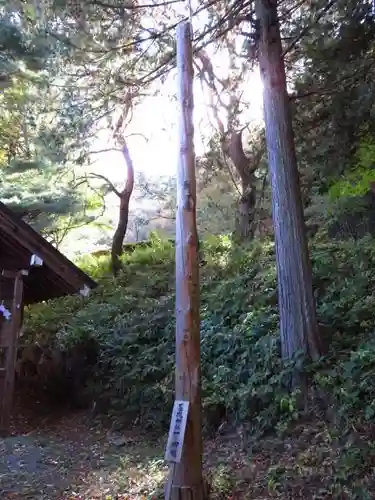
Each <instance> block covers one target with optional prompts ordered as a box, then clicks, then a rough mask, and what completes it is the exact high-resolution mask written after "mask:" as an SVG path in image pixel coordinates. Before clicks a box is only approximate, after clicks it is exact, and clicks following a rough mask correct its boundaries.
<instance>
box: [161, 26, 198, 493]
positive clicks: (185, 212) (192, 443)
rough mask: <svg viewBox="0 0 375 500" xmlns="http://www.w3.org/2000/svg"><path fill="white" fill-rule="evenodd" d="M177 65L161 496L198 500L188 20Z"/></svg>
mask: <svg viewBox="0 0 375 500" xmlns="http://www.w3.org/2000/svg"><path fill="white" fill-rule="evenodd" d="M177 70H178V100H179V107H180V123H179V126H180V157H179V163H178V173H177V214H176V402H175V407H174V411H173V415H172V422H171V428H170V435H169V439H168V445H167V451H166V460H168V461H169V462H171V470H170V476H169V481H168V483H167V487H166V493H165V498H166V500H169V499H171V500H202V499H203V498H204V493H203V491H204V488H203V478H202V418H201V411H202V409H201V373H200V370H201V369H200V317H199V262H198V233H197V224H196V180H195V151H194V137H193V135H194V128H193V56H192V42H191V24H190V23H189V22H185V23H181V24H180V25H179V26H178V28H177ZM173 436H175V437H173Z"/></svg>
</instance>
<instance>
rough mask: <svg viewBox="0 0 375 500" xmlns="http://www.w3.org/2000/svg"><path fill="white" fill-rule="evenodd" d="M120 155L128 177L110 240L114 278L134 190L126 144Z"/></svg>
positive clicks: (121, 194) (120, 194)
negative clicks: (122, 156) (123, 160)
mask: <svg viewBox="0 0 375 500" xmlns="http://www.w3.org/2000/svg"><path fill="white" fill-rule="evenodd" d="M122 153H123V155H124V158H125V162H126V168H127V174H128V175H127V179H126V184H125V187H124V189H123V191H121V193H119V198H120V213H119V220H118V224H117V227H116V231H115V234H114V235H113V239H112V249H111V257H112V272H113V275H114V276H117V275H118V273H119V271H120V269H121V255H122V253H123V245H124V238H125V235H126V230H127V228H128V221H129V203H130V197H131V195H132V192H133V188H134V166H133V161H132V159H131V156H130V153H129V148H128V146H127V143H126V142H125V143H124V145H123V147H122Z"/></svg>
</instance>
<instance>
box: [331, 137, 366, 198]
mask: <svg viewBox="0 0 375 500" xmlns="http://www.w3.org/2000/svg"><path fill="white" fill-rule="evenodd" d="M374 181H375V142H374V140H373V139H372V138H365V139H363V140H362V141H361V142H360V145H359V148H358V151H357V154H356V163H355V165H354V167H353V168H352V169H351V170H350V172H349V173H348V174H346V175H345V176H344V177H343V178H342V179H340V180H338V181H337V182H336V183H335V184H333V185H332V186H331V187H330V189H329V192H328V194H329V196H330V197H331V199H337V198H342V197H349V196H361V195H364V194H366V193H367V192H368V190H369V186H370V183H371V182H374Z"/></svg>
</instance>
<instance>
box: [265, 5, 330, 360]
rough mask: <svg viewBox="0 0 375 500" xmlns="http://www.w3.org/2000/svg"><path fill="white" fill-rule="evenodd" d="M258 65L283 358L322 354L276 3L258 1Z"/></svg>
mask: <svg viewBox="0 0 375 500" xmlns="http://www.w3.org/2000/svg"><path fill="white" fill-rule="evenodd" d="M256 11H257V18H258V19H259V21H260V42H259V43H260V45H259V62H260V70H261V77H262V82H263V86H264V90H263V103H264V118H265V125H266V141H267V151H268V163H269V171H270V180H271V189H272V210H273V224H274V231H275V246H276V268H277V277H278V296H279V310H280V332H281V346H282V356H283V358H284V359H290V358H292V357H293V355H295V354H296V353H297V352H298V351H303V352H304V353H305V354H306V355H308V356H309V357H310V358H312V359H317V358H318V357H319V355H320V353H321V347H320V338H319V331H318V324H317V318H316V310H315V301H314V294H313V287H312V270H311V263H310V259H309V254H308V246H307V238H306V230H305V223H304V218H303V208H302V200H301V191H300V183H299V173H298V168H297V159H296V153H295V146H294V134H293V128H292V118H291V111H290V104H289V97H288V94H287V87H286V76H285V67H284V60H283V54H282V46H281V38H280V27H279V22H278V15H277V0H257V2H256Z"/></svg>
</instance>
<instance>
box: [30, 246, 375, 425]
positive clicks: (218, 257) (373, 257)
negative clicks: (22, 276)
mask: <svg viewBox="0 0 375 500" xmlns="http://www.w3.org/2000/svg"><path fill="white" fill-rule="evenodd" d="M204 248H205V259H206V264H205V265H204V266H203V267H202V269H201V336H202V342H201V344H202V374H203V403H204V408H205V422H206V426H208V428H211V427H214V428H216V427H217V426H218V425H219V424H220V423H221V421H222V420H223V419H224V418H226V419H227V420H229V421H230V422H231V423H233V424H239V423H244V424H246V427H247V428H248V431H251V432H250V433H251V434H253V433H255V434H259V433H262V432H264V431H267V430H269V429H272V428H274V426H275V425H277V426H278V428H279V429H280V430H282V429H284V428H286V426H287V424H288V423H289V422H290V421H292V420H295V419H297V418H299V417H300V416H301V415H300V412H301V411H302V410H300V409H299V407H298V405H297V404H296V401H297V399H299V398H296V394H292V395H290V394H289V393H288V392H287V391H286V390H285V387H286V385H287V381H288V379H289V373H290V369H291V368H292V367H288V366H282V364H281V362H280V358H279V336H278V314H277V292H276V278H275V265H274V254H273V252H274V249H273V245H272V244H271V243H263V244H256V243H254V244H251V245H249V246H247V247H241V248H238V247H233V246H232V243H231V241H230V240H229V239H228V238H225V237H222V238H217V239H213V240H211V241H207V242H206V243H205V247H204ZM311 251H312V260H313V268H314V288H315V292H316V298H317V304H318V314H319V321H320V322H321V323H322V324H323V325H324V327H323V334H324V336H325V341H326V344H327V346H328V345H329V349H328V350H327V355H326V356H325V357H324V358H323V359H322V360H321V361H320V363H319V365H316V366H308V367H306V369H307V370H308V372H309V373H310V375H311V381H312V387H313V390H312V391H311V394H309V399H310V404H311V405H312V406H313V407H314V409H315V410H317V411H320V412H321V411H323V412H324V414H325V415H335V419H336V421H338V420H339V421H340V425H341V424H342V425H344V426H345V428H348V426H350V425H352V424H354V423H355V422H357V421H361V422H366V421H370V420H371V419H372V418H373V416H374V415H375V398H374V394H375V338H374V337H373V331H374V325H375V296H374V294H373V289H374V284H375V273H374V272H373V270H374V269H375V246H374V242H373V240H371V239H367V240H361V241H359V242H354V241H350V242H334V243H316V244H314V245H313V246H312V249H311ZM80 265H81V266H82V267H83V268H84V269H85V270H86V271H87V272H88V273H90V274H91V275H92V276H93V277H94V278H96V279H98V280H99V281H100V286H99V287H98V289H97V290H95V291H94V292H93V293H92V295H91V296H90V297H89V298H88V299H85V298H82V297H68V298H65V299H59V300H56V301H51V302H50V303H47V304H41V305H37V306H33V307H32V308H31V309H30V310H29V311H28V314H27V320H26V337H27V338H28V339H29V340H30V341H31V340H39V341H40V342H41V343H43V344H49V345H55V346H65V347H66V346H67V345H71V344H74V343H77V342H79V341H80V340H82V339H86V338H93V339H95V340H96V341H97V342H98V344H99V346H100V361H99V363H98V364H97V366H96V371H95V374H94V377H93V380H92V387H91V391H92V395H93V397H94V398H95V399H96V400H97V401H98V403H100V404H98V406H99V407H100V406H101V407H102V408H103V409H105V411H109V412H111V413H113V414H116V413H117V414H119V413H121V415H123V418H124V420H126V421H133V422H139V423H142V425H143V426H146V427H147V426H152V427H153V428H156V427H157V426H163V427H164V426H165V425H166V424H167V423H168V421H169V417H170V407H171V403H172V398H173V376H174V249H173V247H172V245H171V243H170V242H164V241H160V240H158V239H155V240H154V242H153V245H152V246H151V247H150V248H141V249H139V250H137V251H135V252H134V253H132V254H131V255H127V256H125V257H124V271H123V272H122V274H121V276H120V277H119V278H118V279H116V280H115V279H113V278H112V277H111V276H110V273H109V261H108V258H107V257H105V256H102V257H100V258H93V257H86V258H84V259H83V260H82V261H81V262H80ZM302 363H303V360H302V359H296V360H295V364H297V365H298V364H299V365H301V364H302Z"/></svg>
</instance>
